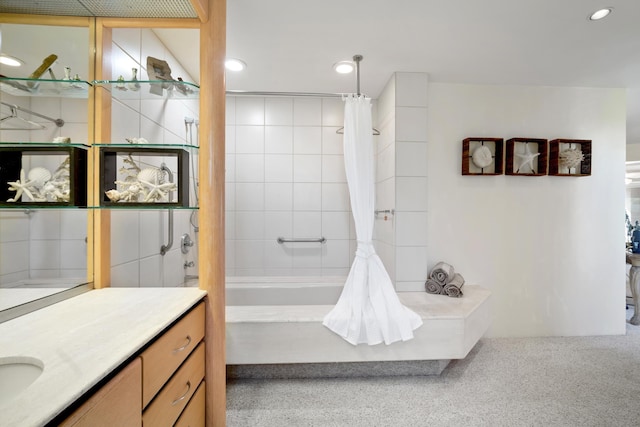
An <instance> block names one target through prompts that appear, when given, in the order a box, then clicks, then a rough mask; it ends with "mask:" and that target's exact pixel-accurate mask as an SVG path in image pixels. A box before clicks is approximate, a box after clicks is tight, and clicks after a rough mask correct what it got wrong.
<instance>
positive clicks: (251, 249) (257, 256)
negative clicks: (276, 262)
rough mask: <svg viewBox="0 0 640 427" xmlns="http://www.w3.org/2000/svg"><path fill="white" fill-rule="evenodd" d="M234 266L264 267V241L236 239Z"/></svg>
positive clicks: (239, 267) (237, 267)
mask: <svg viewBox="0 0 640 427" xmlns="http://www.w3.org/2000/svg"><path fill="white" fill-rule="evenodd" d="M235 268H236V269H242V268H254V269H258V268H264V241H263V240H236V254H235Z"/></svg>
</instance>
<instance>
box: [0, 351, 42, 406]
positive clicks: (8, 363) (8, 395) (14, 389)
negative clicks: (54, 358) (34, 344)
mask: <svg viewBox="0 0 640 427" xmlns="http://www.w3.org/2000/svg"><path fill="white" fill-rule="evenodd" d="M43 370H44V363H42V361H41V360H39V359H35V358H33V357H1V358H0V405H3V404H5V403H7V402H9V401H10V400H13V399H14V398H16V397H18V395H19V394H20V393H22V392H23V391H25V390H26V389H27V388H28V387H29V386H30V385H31V384H32V383H33V382H34V381H35V380H36V379H38V377H39V376H40V374H42V371H43Z"/></svg>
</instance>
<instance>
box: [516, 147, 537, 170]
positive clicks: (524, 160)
mask: <svg viewBox="0 0 640 427" xmlns="http://www.w3.org/2000/svg"><path fill="white" fill-rule="evenodd" d="M539 155H540V153H535V154H534V153H532V152H531V149H530V148H529V143H525V144H524V153H523V154H518V153H516V157H518V158H520V165H519V166H518V170H516V173H520V169H522V168H523V167H524V166H527V165H528V166H529V169H531V173H535V172H536V171H535V170H533V159H535V158H536V157H538V156H539Z"/></svg>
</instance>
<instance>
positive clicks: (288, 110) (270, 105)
mask: <svg viewBox="0 0 640 427" xmlns="http://www.w3.org/2000/svg"><path fill="white" fill-rule="evenodd" d="M265 124H267V125H281V126H291V125H293V99H292V98H266V99H265Z"/></svg>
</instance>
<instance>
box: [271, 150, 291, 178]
mask: <svg viewBox="0 0 640 427" xmlns="http://www.w3.org/2000/svg"><path fill="white" fill-rule="evenodd" d="M264 180H265V182H293V156H292V155H291V154H265V156H264Z"/></svg>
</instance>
